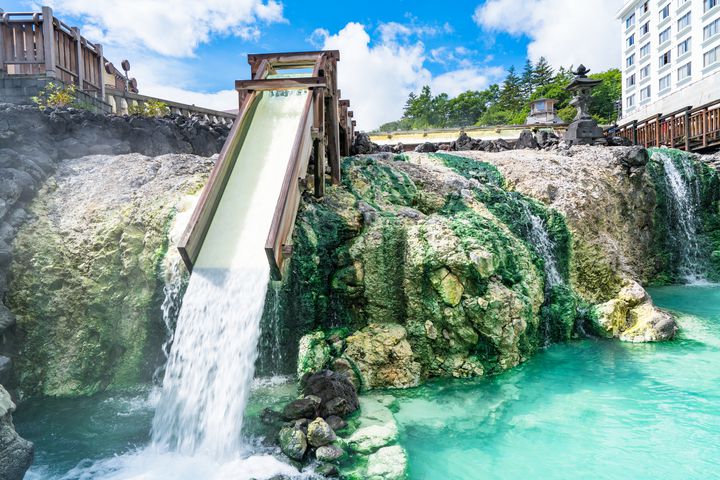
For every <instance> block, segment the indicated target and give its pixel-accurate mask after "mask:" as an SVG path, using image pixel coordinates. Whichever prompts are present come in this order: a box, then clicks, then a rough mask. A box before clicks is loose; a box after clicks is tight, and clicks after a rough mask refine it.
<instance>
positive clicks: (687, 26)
mask: <svg viewBox="0 0 720 480" xmlns="http://www.w3.org/2000/svg"><path fill="white" fill-rule="evenodd" d="M618 19H619V20H620V22H622V25H621V30H622V39H621V41H622V52H623V53H622V66H621V70H622V74H623V75H622V77H623V79H622V81H623V96H622V109H621V110H622V116H621V119H620V120H619V122H620V123H627V122H631V121H634V120H644V119H646V118H648V117H650V116H653V115H657V114H668V113H672V112H674V111H677V110H680V109H682V108H685V107H688V106H693V107H699V106H700V105H704V104H706V103H709V102H712V101H714V100H718V99H720V0H627V1H626V2H625V5H624V7H623V8H622V10H620V12H618Z"/></svg>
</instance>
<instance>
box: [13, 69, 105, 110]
mask: <svg viewBox="0 0 720 480" xmlns="http://www.w3.org/2000/svg"><path fill="white" fill-rule="evenodd" d="M48 83H56V84H57V83H62V82H60V80H58V79H56V78H49V77H47V76H45V75H3V74H2V73H0V99H2V100H3V101H4V102H7V103H14V104H18V105H31V104H32V97H35V96H37V95H38V94H39V93H40V91H41V90H42V89H44V88H45V87H46V86H47V85H48ZM75 96H76V99H77V102H78V103H82V104H85V105H88V106H92V107H93V108H95V109H97V111H98V112H102V113H110V112H111V111H112V107H111V106H110V104H108V103H107V102H105V101H104V100H103V99H101V98H97V97H95V96H93V95H90V94H87V93H85V92H82V91H77V92H75Z"/></svg>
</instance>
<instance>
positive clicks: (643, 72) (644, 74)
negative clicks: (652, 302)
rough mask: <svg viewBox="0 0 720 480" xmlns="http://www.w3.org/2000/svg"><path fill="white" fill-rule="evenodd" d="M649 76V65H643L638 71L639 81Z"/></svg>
mask: <svg viewBox="0 0 720 480" xmlns="http://www.w3.org/2000/svg"><path fill="white" fill-rule="evenodd" d="M649 75H650V64H647V65H645V66H644V67H643V68H641V69H640V80H642V79H644V78H647V77H648V76H649Z"/></svg>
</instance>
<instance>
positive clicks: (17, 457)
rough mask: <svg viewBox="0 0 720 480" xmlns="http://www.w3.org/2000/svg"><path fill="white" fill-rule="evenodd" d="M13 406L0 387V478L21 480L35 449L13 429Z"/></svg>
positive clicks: (30, 462) (31, 460) (7, 395)
mask: <svg viewBox="0 0 720 480" xmlns="http://www.w3.org/2000/svg"><path fill="white" fill-rule="evenodd" d="M14 411H15V404H14V403H13V402H12V400H11V399H10V394H8V393H7V391H5V389H4V388H3V387H2V386H0V478H1V479H2V480H22V479H23V477H24V476H25V472H26V471H27V469H28V468H30V465H31V464H32V462H33V458H34V457H35V447H34V446H33V444H32V443H31V442H28V441H27V440H25V439H23V438H21V437H20V436H19V435H18V434H17V433H16V432H15V429H14V428H13V423H12V413H13V412H14Z"/></svg>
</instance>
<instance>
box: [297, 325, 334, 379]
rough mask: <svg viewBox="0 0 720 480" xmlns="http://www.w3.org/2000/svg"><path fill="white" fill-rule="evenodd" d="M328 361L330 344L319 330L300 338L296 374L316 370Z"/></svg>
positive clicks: (300, 375) (299, 374)
mask: <svg viewBox="0 0 720 480" xmlns="http://www.w3.org/2000/svg"><path fill="white" fill-rule="evenodd" d="M329 361H330V346H329V345H328V343H327V342H326V341H325V334H324V333H323V332H321V331H317V332H313V333H309V334H307V335H305V336H304V337H302V338H301V339H300V344H299V347H298V362H297V375H298V377H302V376H303V375H304V374H306V373H312V372H317V371H318V370H321V369H322V368H324V367H325V366H326V365H327V364H328V362H329Z"/></svg>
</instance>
